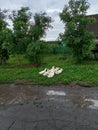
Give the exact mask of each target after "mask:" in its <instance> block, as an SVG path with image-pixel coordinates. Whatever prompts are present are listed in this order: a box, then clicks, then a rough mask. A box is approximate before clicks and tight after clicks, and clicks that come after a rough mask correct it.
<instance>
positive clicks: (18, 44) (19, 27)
mask: <svg viewBox="0 0 98 130" xmlns="http://www.w3.org/2000/svg"><path fill="white" fill-rule="evenodd" d="M10 19H11V20H12V22H13V37H14V42H13V43H14V45H13V47H14V51H15V53H17V54H22V53H24V52H25V51H26V49H27V46H28V44H29V41H30V40H29V36H28V30H29V20H30V19H31V13H30V12H29V8H28V7H21V9H20V10H18V11H13V12H12V15H11V16H10Z"/></svg>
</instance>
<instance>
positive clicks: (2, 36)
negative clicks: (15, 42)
mask: <svg viewBox="0 0 98 130" xmlns="http://www.w3.org/2000/svg"><path fill="white" fill-rule="evenodd" d="M6 12H7V11H6V10H0V64H3V63H5V62H6V60H8V59H9V51H10V49H11V42H12V32H11V30H10V29H8V28H7V22H6V20H5V18H6Z"/></svg>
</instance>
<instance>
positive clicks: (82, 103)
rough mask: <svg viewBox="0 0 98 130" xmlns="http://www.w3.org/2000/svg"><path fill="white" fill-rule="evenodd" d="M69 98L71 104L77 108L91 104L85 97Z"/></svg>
mask: <svg viewBox="0 0 98 130" xmlns="http://www.w3.org/2000/svg"><path fill="white" fill-rule="evenodd" d="M70 96H71V100H72V102H73V104H75V105H76V106H77V107H81V108H84V107H88V106H90V105H92V104H93V103H92V101H90V100H85V96H83V95H78V94H72V95H70Z"/></svg>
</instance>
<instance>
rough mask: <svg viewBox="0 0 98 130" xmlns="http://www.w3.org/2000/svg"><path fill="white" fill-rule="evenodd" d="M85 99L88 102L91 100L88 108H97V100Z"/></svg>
mask: <svg viewBox="0 0 98 130" xmlns="http://www.w3.org/2000/svg"><path fill="white" fill-rule="evenodd" d="M85 101H90V102H92V104H91V105H89V108H91V109H98V100H94V99H85Z"/></svg>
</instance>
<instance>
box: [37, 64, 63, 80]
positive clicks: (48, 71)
mask: <svg viewBox="0 0 98 130" xmlns="http://www.w3.org/2000/svg"><path fill="white" fill-rule="evenodd" d="M62 71H63V69H62V68H59V67H55V66H52V68H51V69H47V68H45V69H44V70H43V71H41V72H39V74H41V75H43V76H47V77H48V78H52V77H53V76H54V75H55V74H60V73H62Z"/></svg>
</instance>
